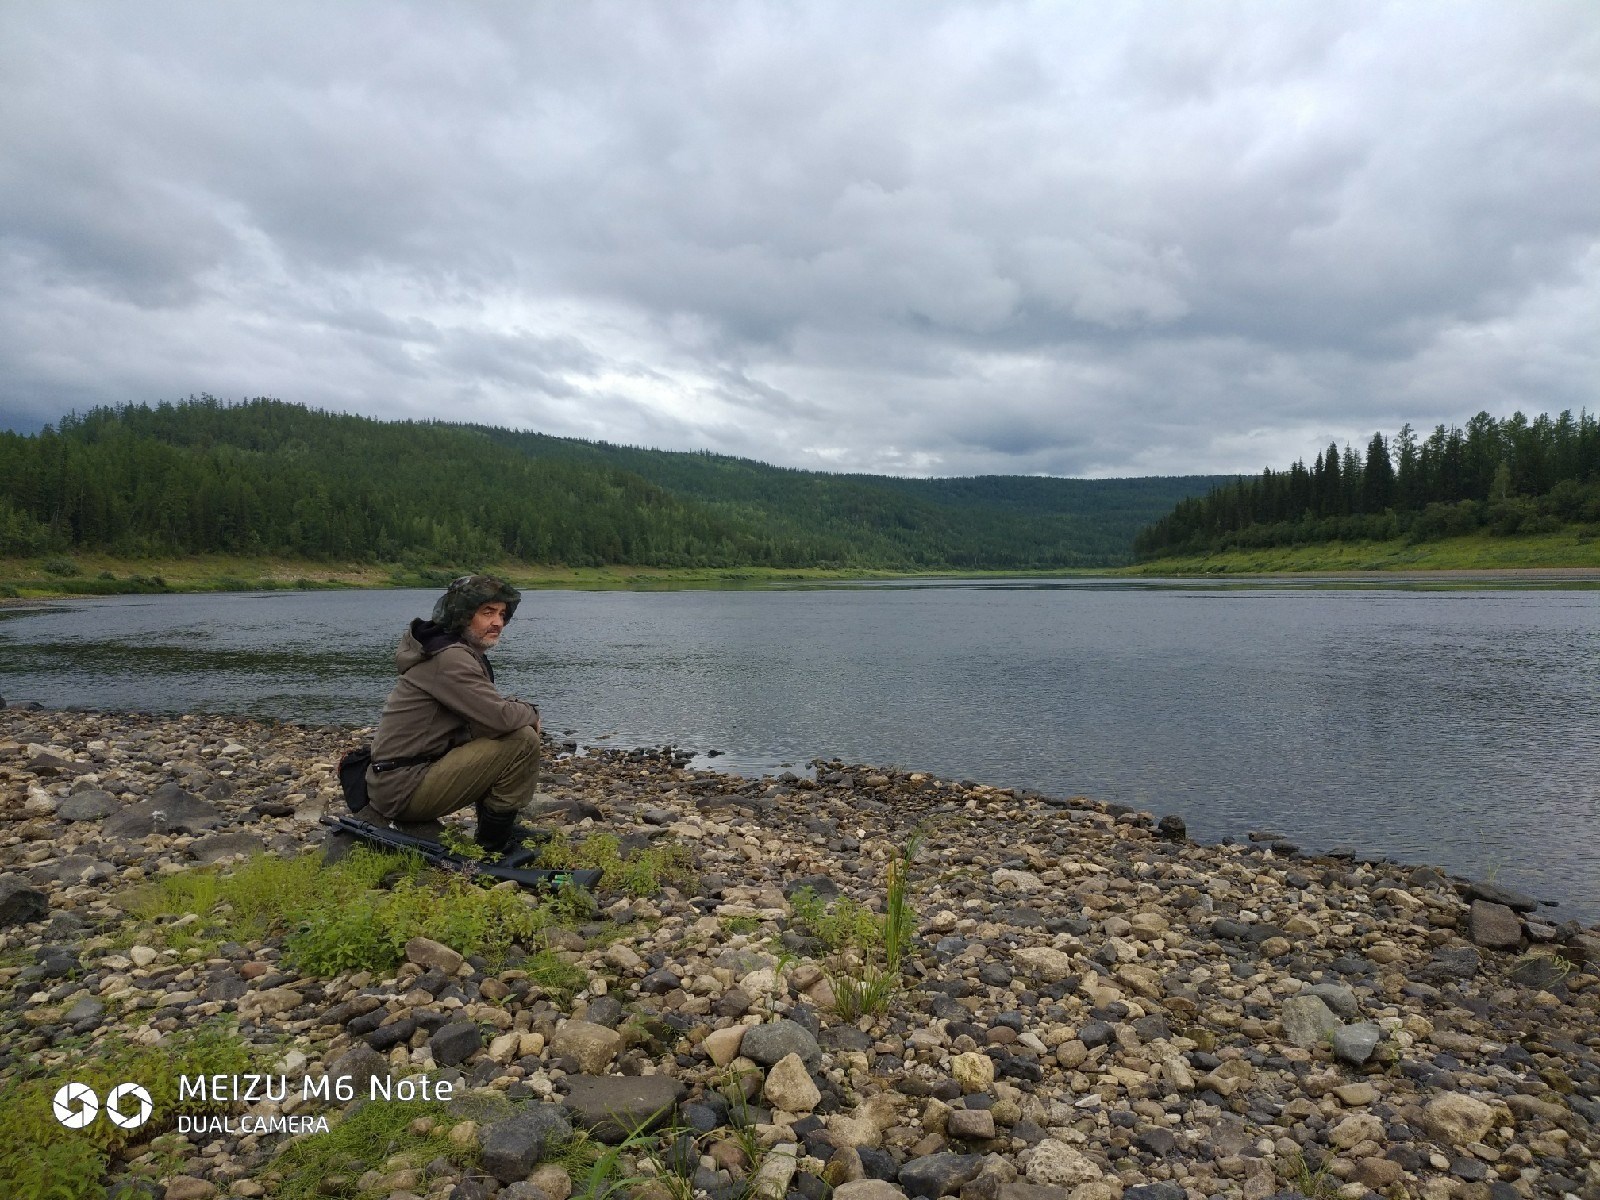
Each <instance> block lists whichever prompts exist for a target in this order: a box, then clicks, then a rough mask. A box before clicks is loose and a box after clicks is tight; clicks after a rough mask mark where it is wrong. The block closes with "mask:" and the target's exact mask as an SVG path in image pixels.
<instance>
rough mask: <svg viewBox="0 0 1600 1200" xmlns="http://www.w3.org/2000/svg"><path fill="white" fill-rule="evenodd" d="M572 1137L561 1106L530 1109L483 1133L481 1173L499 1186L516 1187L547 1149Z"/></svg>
mask: <svg viewBox="0 0 1600 1200" xmlns="http://www.w3.org/2000/svg"><path fill="white" fill-rule="evenodd" d="M571 1136H572V1125H571V1123H570V1122H569V1121H568V1120H567V1116H566V1114H565V1113H564V1112H562V1110H561V1107H560V1105H556V1104H535V1105H531V1106H530V1107H528V1108H525V1109H523V1111H521V1112H519V1113H518V1114H517V1115H516V1116H514V1117H508V1118H507V1119H505V1120H503V1121H498V1122H496V1123H495V1124H493V1125H491V1126H489V1127H488V1128H487V1129H485V1130H484V1131H483V1137H482V1146H483V1169H484V1170H485V1171H487V1172H488V1173H489V1174H491V1175H493V1176H494V1177H495V1178H496V1179H498V1180H499V1181H500V1182H501V1183H517V1182H519V1181H521V1180H523V1179H526V1178H527V1177H528V1174H529V1172H531V1171H532V1170H533V1168H534V1167H535V1166H536V1165H538V1162H539V1160H540V1159H541V1158H543V1157H544V1152H545V1150H546V1149H547V1148H548V1147H550V1146H555V1145H560V1144H561V1143H562V1142H564V1141H566V1140H567V1139H569V1138H570V1137H571Z"/></svg>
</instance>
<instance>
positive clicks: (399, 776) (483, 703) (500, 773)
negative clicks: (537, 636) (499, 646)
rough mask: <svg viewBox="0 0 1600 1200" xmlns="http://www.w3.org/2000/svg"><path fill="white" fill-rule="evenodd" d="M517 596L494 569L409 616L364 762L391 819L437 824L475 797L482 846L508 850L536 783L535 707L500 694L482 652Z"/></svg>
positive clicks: (376, 800) (371, 796)
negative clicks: (394, 677)
mask: <svg viewBox="0 0 1600 1200" xmlns="http://www.w3.org/2000/svg"><path fill="white" fill-rule="evenodd" d="M521 599H522V597H521V593H519V592H518V591H517V589H516V588H514V587H512V586H511V585H510V584H508V583H506V582H505V581H504V580H502V579H496V578H495V577H494V576H493V575H463V576H462V577H461V578H460V579H457V580H456V581H455V582H454V583H452V584H451V585H450V587H449V589H448V590H447V591H446V592H445V594H444V595H443V596H441V597H439V601H438V603H437V604H435V605H434V606H433V617H432V619H431V620H427V621H423V620H421V619H418V620H414V621H412V622H411V626H410V628H409V629H407V630H406V632H405V633H404V634H403V635H402V636H401V638H400V645H399V647H398V648H397V649H396V650H395V653H394V664H395V667H396V669H397V670H398V671H399V672H400V682H398V683H397V684H395V685H394V690H393V691H392V692H390V693H389V698H388V700H386V701H384V705H383V715H382V716H381V717H379V718H378V731H377V733H376V734H375V735H374V737H373V742H372V765H371V766H370V767H368V768H367V798H368V802H369V804H370V805H371V807H372V808H373V809H374V810H376V811H377V812H379V813H381V814H382V815H383V816H385V817H387V818H389V819H390V820H393V821H404V822H422V821H433V820H437V819H438V818H439V817H442V816H444V815H445V814H446V813H452V812H455V811H456V810H457V809H458V808H465V807H466V806H467V805H469V804H471V805H472V806H473V807H474V809H475V810H476V812H477V817H478V828H477V833H476V835H475V836H476V838H477V841H478V844H479V845H480V846H482V847H483V848H484V849H485V850H487V851H489V852H490V853H491V854H499V853H502V852H503V851H505V850H507V849H509V848H510V847H511V845H512V843H513V841H514V840H516V837H517V834H518V833H519V832H520V833H523V834H524V835H525V834H526V831H519V830H518V829H517V826H516V818H517V813H518V812H520V811H521V810H522V807H523V806H524V805H525V804H527V803H528V800H529V799H530V798H531V797H532V796H533V793H534V790H535V789H536V788H537V787H538V784H539V735H540V732H541V727H540V724H539V709H538V706H537V705H533V704H525V703H524V702H523V701H521V700H514V699H512V698H510V697H508V696H502V695H501V694H500V693H499V691H497V690H496V688H495V686H494V668H493V667H492V666H490V665H489V659H488V656H487V654H486V653H485V651H488V650H490V649H493V647H494V646H495V645H496V643H498V642H499V641H500V634H501V631H502V630H504V629H505V626H506V622H508V621H510V620H511V617H512V615H513V614H514V613H515V612H516V611H517V604H518V602H519V601H520V600H521Z"/></svg>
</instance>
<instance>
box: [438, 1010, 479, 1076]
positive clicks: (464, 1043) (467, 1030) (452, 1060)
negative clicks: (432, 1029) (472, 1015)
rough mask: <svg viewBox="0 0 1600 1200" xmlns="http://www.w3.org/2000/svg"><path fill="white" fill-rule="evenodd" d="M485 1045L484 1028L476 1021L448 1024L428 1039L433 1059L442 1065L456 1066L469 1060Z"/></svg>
mask: <svg viewBox="0 0 1600 1200" xmlns="http://www.w3.org/2000/svg"><path fill="white" fill-rule="evenodd" d="M482 1046H483V1030H481V1029H479V1028H478V1026H477V1023H476V1022H475V1021H457V1022H456V1023H455V1024H453V1025H446V1026H445V1027H444V1028H443V1029H441V1030H439V1032H437V1033H435V1034H434V1035H433V1036H432V1037H431V1038H429V1039H428V1049H429V1051H430V1052H431V1053H432V1054H433V1061H434V1062H436V1063H438V1064H439V1065H440V1066H441V1067H454V1066H457V1065H459V1064H461V1063H464V1062H466V1061H467V1059H469V1058H471V1057H472V1056H473V1055H474V1054H476V1053H477V1052H478V1050H479V1049H480V1048H481V1047H482Z"/></svg>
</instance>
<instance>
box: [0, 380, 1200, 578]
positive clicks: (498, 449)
mask: <svg viewBox="0 0 1600 1200" xmlns="http://www.w3.org/2000/svg"><path fill="white" fill-rule="evenodd" d="M1220 482H1222V479H1221V478H1219V477H1215V476H1186V477H1176V478H1145V479H1110V480H1076V479H1044V478H1034V477H1023V476H986V477H977V478H969V479H936V480H916V479H895V478H888V477H880V476H870V475H833V474H826V473H822V472H815V471H796V470H789V469H785V468H780V467H772V466H767V465H764V464H762V463H757V462H752V461H749V460H747V459H736V458H728V457H724V456H720V455H712V454H704V453H700V454H695V453H677V452H668V451H660V450H642V449H636V448H631V447H622V446H612V445H608V444H606V443H594V442H585V441H579V440H577V439H570V438H556V437H549V436H546V435H542V434H536V433H520V432H515V431H511V430H505V429H491V428H483V427H478V426H470V425H450V424H443V423H431V422H430V423H416V422H384V421H376V420H372V419H369V418H366V417H356V416H347V415H341V414H334V413H325V412H318V411H313V410H310V409H306V408H304V407H302V406H299V405H294V404H288V403H284V402H282V401H278V400H268V399H257V400H250V401H246V402H244V403H241V404H236V405H232V404H225V403H222V402H221V401H218V400H215V399H212V398H210V397H202V398H200V399H198V400H194V399H191V400H189V401H187V402H184V403H180V404H160V405H157V406H155V407H153V408H152V407H148V406H144V405H128V406H124V407H120V408H100V409H94V410H92V411H90V412H89V413H87V414H83V415H77V414H74V415H71V416H68V417H66V418H63V420H62V421H61V423H60V425H59V427H57V428H54V429H50V428H47V429H45V430H44V431H43V432H42V433H39V434H37V435H30V436H22V435H18V434H10V433H0V556H13V557H15V556H22V555H32V554H45V553H51V552H56V551H68V550H75V549H81V550H95V551H104V552H109V553H113V554H119V555H124V556H133V557H137V556H142V555H158V554H173V553H178V554H196V553H208V552H216V553H235V554H280V555H285V556H298V557H309V558H323V559H363V560H371V561H380V562H403V563H410V564H414V565H439V566H467V565H472V564H477V563H486V562H498V561H502V560H506V559H515V560H520V561H522V562H528V563H562V564H566V565H569V566H602V565H607V564H613V563H618V564H630V565H637V566H755V565H765V566H775V567H801V566H837V567H876V568H886V569H888V568H904V569H921V568H956V569H963V568H965V569H1000V570H1005V569H1020V568H1051V567H1072V566H1103V565H1111V564H1116V563H1122V562H1127V561H1129V560H1130V558H1131V551H1132V543H1133V536H1134V533H1135V531H1136V530H1138V529H1139V528H1141V527H1142V526H1145V525H1148V524H1149V523H1150V522H1152V521H1154V520H1155V519H1156V518H1158V517H1159V516H1160V515H1161V514H1163V513H1165V512H1168V511H1170V510H1171V509H1172V507H1173V506H1174V505H1175V504H1176V503H1177V502H1178V501H1180V500H1181V499H1183V498H1185V497H1190V496H1196V495H1200V494H1202V493H1205V492H1207V491H1209V490H1210V489H1211V488H1213V487H1215V486H1216V485H1217V484H1219V483H1220Z"/></svg>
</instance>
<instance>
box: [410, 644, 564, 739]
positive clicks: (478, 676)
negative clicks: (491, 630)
mask: <svg viewBox="0 0 1600 1200" xmlns="http://www.w3.org/2000/svg"><path fill="white" fill-rule="evenodd" d="M427 665H428V666H430V667H432V668H433V669H432V670H430V671H426V672H422V673H419V672H418V671H417V670H416V669H415V668H413V670H412V671H411V672H410V674H411V675H412V676H413V678H415V680H416V683H417V685H418V686H419V687H421V688H422V689H423V690H424V691H426V692H427V693H428V694H429V695H430V696H432V697H433V698H434V699H435V700H437V701H438V702H439V703H440V704H442V705H443V706H444V707H445V708H448V709H449V710H450V711H451V712H453V713H456V714H457V715H458V716H460V717H461V719H462V720H464V721H466V722H467V724H468V725H470V726H471V727H472V734H473V736H474V737H504V736H505V735H506V734H508V733H510V732H511V731H512V730H515V729H521V728H522V727H523V726H524V725H532V724H533V722H534V720H535V719H536V718H537V716H538V712H539V710H538V709H536V708H535V707H534V706H533V705H531V704H525V703H524V702H523V701H521V700H511V699H508V698H507V697H505V696H502V695H501V694H500V693H499V692H497V691H496V690H495V686H494V683H493V682H492V681H491V680H490V679H489V674H488V672H487V671H485V670H484V668H483V664H482V663H481V662H479V661H478V656H477V655H475V654H473V653H472V651H471V650H469V649H467V648H466V647H465V646H450V647H447V648H446V649H444V650H442V651H440V652H439V654H438V655H437V656H436V657H435V658H434V659H433V661H432V662H430V663H429V664H427Z"/></svg>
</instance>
